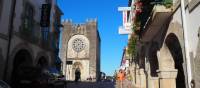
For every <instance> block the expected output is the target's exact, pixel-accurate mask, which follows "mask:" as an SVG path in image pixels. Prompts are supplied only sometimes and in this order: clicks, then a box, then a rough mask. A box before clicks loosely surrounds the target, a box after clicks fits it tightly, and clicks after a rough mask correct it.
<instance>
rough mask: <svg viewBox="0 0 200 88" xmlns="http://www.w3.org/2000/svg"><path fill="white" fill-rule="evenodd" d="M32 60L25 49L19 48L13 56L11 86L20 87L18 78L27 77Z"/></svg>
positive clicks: (28, 76)
mask: <svg viewBox="0 0 200 88" xmlns="http://www.w3.org/2000/svg"><path fill="white" fill-rule="evenodd" d="M32 65H33V60H32V56H31V54H30V53H29V52H28V51H27V50H25V49H22V50H19V51H18V52H17V53H16V54H15V56H14V62H13V71H12V78H11V82H12V83H11V86H13V87H14V88H20V83H19V82H20V80H23V79H29V78H31V76H30V75H29V72H30V70H29V67H32Z"/></svg>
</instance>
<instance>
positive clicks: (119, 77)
mask: <svg viewBox="0 0 200 88" xmlns="http://www.w3.org/2000/svg"><path fill="white" fill-rule="evenodd" d="M117 78H118V82H119V84H120V88H123V87H122V86H123V80H124V79H125V74H124V71H122V70H121V69H120V70H119V73H118V74H117Z"/></svg>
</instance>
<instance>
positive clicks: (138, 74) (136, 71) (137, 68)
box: [135, 66, 141, 87]
mask: <svg viewBox="0 0 200 88" xmlns="http://www.w3.org/2000/svg"><path fill="white" fill-rule="evenodd" d="M135 73H136V74H135V84H136V86H137V87H140V84H141V83H140V80H141V78H140V69H139V67H138V66H136V69H135Z"/></svg>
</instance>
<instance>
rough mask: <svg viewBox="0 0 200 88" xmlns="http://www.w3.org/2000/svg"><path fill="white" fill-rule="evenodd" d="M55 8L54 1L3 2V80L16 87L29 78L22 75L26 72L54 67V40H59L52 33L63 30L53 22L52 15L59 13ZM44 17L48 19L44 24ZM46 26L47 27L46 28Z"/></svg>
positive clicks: (0, 47) (0, 51) (0, 68)
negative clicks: (24, 78) (30, 69)
mask: <svg viewBox="0 0 200 88" xmlns="http://www.w3.org/2000/svg"><path fill="white" fill-rule="evenodd" d="M45 6H47V7H46V8H45ZM56 6H57V5H56V1H55V0H34V1H33V0H1V1H0V7H1V9H0V26H1V28H0V79H1V80H5V81H6V82H8V83H10V84H11V85H12V86H14V84H17V82H19V81H20V79H22V78H23V77H26V75H27V76H28V74H21V73H20V72H23V71H24V69H26V68H29V67H38V68H41V69H47V68H49V67H52V66H54V65H55V61H56V55H55V52H54V51H55V50H56V48H55V47H54V46H55V45H56V43H55V40H59V39H58V37H55V36H54V35H55V34H56V33H55V32H54V31H52V30H53V27H60V24H58V25H54V24H53V23H55V22H56V21H53V20H54V19H55V17H54V16H53V15H54V14H56V11H58V7H56ZM56 8H57V9H56ZM44 9H46V10H44ZM45 11H47V12H45ZM44 13H47V14H48V15H49V16H46V18H47V20H43V21H42V19H43V17H44ZM59 13H61V14H62V12H59ZM42 14H43V15H42ZM48 19H49V21H48ZM58 21H59V20H58ZM45 22H46V23H45ZM44 24H48V25H47V26H45V27H44Z"/></svg>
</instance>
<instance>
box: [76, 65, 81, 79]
mask: <svg viewBox="0 0 200 88" xmlns="http://www.w3.org/2000/svg"><path fill="white" fill-rule="evenodd" d="M80 76H81V72H80V68H77V69H76V70H75V82H78V80H79V79H80Z"/></svg>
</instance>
